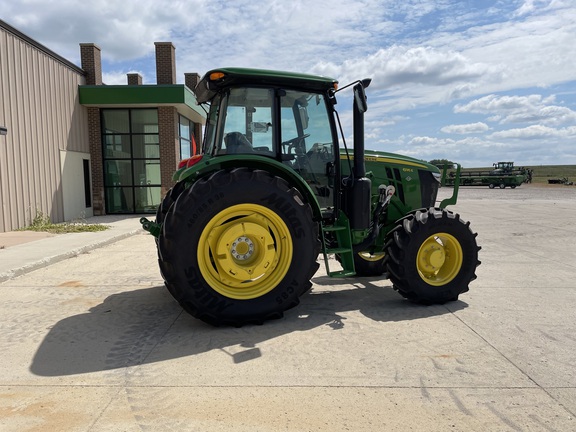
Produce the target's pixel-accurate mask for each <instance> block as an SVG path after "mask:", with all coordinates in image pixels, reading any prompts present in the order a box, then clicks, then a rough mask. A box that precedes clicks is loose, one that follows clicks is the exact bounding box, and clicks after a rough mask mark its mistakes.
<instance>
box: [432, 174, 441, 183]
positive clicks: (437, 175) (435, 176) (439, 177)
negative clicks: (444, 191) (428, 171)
mask: <svg viewBox="0 0 576 432" xmlns="http://www.w3.org/2000/svg"><path fill="white" fill-rule="evenodd" d="M432 175H433V176H434V180H436V181H437V182H438V183H440V181H441V180H442V174H440V173H435V172H433V173H432Z"/></svg>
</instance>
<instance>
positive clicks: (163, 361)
mask: <svg viewBox="0 0 576 432" xmlns="http://www.w3.org/2000/svg"><path fill="white" fill-rule="evenodd" d="M447 192H448V190H442V191H441V195H444V194H446V193H447ZM452 209H453V210H454V211H457V212H458V213H460V214H461V216H462V218H464V219H467V220H469V221H470V222H471V226H472V228H473V230H474V231H476V232H478V233H479V234H478V243H479V244H480V245H481V246H482V250H481V251H480V260H481V261H482V265H481V266H480V267H479V268H478V271H477V274H478V279H477V280H476V281H474V282H473V283H472V284H471V288H470V292H468V293H466V294H464V295H462V296H461V297H460V300H459V301H457V302H453V303H450V304H447V305H444V306H432V307H421V306H415V305H412V304H410V303H408V302H406V301H404V300H403V299H402V298H401V297H400V296H399V295H398V294H396V293H395V292H394V291H393V290H392V289H391V284H390V283H389V281H388V280H386V279H383V280H381V279H375V278H358V279H330V278H327V277H326V276H325V272H324V269H323V268H322V267H321V269H320V271H319V272H318V273H317V274H316V276H315V277H314V279H313V282H314V287H313V290H312V292H311V293H310V294H308V295H306V296H304V297H303V299H302V303H301V304H300V306H299V307H298V308H295V309H293V310H291V311H289V312H288V313H287V314H286V316H285V317H284V318H283V319H281V320H278V321H273V322H269V323H267V324H265V325H263V326H247V327H242V328H212V327H209V326H207V325H205V324H203V323H202V322H200V321H197V320H195V319H193V318H192V317H190V316H188V315H187V314H185V313H183V312H182V311H181V309H180V307H179V306H178V305H177V304H176V303H175V302H174V301H173V299H172V297H171V296H170V295H169V294H168V293H167V291H166V290H165V289H164V288H163V286H162V279H161V276H160V273H159V271H158V267H157V264H156V255H155V254H156V251H155V245H154V241H153V239H152V237H150V236H148V235H144V234H142V235H132V236H130V237H127V238H124V239H122V240H120V241H117V242H115V243H113V244H107V245H104V246H102V247H100V248H98V249H95V250H92V251H89V252H86V253H82V254H79V255H77V256H75V257H71V258H69V259H66V260H64V261H60V262H56V263H54V264H51V265H48V266H46V267H44V268H40V269H38V270H35V271H32V272H30V273H27V274H24V275H22V276H19V277H16V278H13V279H10V280H6V281H4V282H2V283H0V296H1V298H2V302H1V303H0V431H2V432H8V431H10V432H11V431H18V432H23V431H90V432H93V431H250V432H254V431H406V430H413V431H447V430H450V431H573V430H576V418H575V416H576V322H575V318H576V312H575V309H576V283H575V276H576V247H575V246H574V244H575V243H576V224H575V223H574V215H575V214H576V187H563V186H559V187H534V186H522V187H520V188H517V189H515V190H510V189H505V190H499V189H495V190H489V189H488V188H466V189H462V191H461V196H460V201H459V203H458V204H457V205H456V206H455V207H453V208H452Z"/></svg>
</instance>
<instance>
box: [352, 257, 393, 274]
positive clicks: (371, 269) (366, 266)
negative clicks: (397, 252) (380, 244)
mask: <svg viewBox="0 0 576 432" xmlns="http://www.w3.org/2000/svg"><path fill="white" fill-rule="evenodd" d="M385 256H386V255H385V254H384V252H375V253H370V252H359V253H356V254H354V268H355V269H356V275H357V276H381V275H382V274H384V273H385V272H386V268H385V265H384V261H385V259H384V258H385Z"/></svg>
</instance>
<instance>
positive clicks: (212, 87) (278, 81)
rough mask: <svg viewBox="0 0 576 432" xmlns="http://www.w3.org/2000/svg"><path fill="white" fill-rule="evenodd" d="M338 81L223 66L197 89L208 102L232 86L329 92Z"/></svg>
mask: <svg viewBox="0 0 576 432" xmlns="http://www.w3.org/2000/svg"><path fill="white" fill-rule="evenodd" d="M337 84H338V81H337V80H335V79H333V78H328V77H324V76H320V75H309V74H301V73H295V72H286V71H276V70H267V69H249V68H220V69H213V70H211V71H209V72H207V73H206V74H205V75H204V77H203V78H202V79H201V80H200V82H199V83H198V85H197V86H196V89H195V91H194V92H195V94H196V99H197V100H198V103H204V102H207V101H209V100H211V99H212V98H213V97H214V96H215V95H216V94H217V93H218V92H219V91H220V90H222V89H224V88H228V87H235V86H252V85H258V86H272V87H285V88H292V89H298V90H304V91H317V92H325V91H328V90H330V89H334V90H336V88H337Z"/></svg>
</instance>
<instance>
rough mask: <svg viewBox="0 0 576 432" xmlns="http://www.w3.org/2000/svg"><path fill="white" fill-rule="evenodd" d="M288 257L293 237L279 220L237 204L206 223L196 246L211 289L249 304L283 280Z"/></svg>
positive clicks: (254, 206)
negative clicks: (249, 301)
mask: <svg viewBox="0 0 576 432" xmlns="http://www.w3.org/2000/svg"><path fill="white" fill-rule="evenodd" d="M292 254H293V244H292V237H291V236H290V231H289V230H288V227H287V226H286V223H284V221H283V220H282V218H281V217H280V216H278V215H277V214H276V213H275V212H274V211H272V210H270V209H268V208H266V207H263V206H260V205H257V204H239V205H235V206H232V207H229V208H227V209H225V210H222V211H221V212H219V213H218V214H217V215H216V216H214V217H213V218H212V219H211V220H210V222H208V224H206V226H205V228H204V230H203V231H202V235H201V236H200V240H199V242H198V267H199V269H200V272H201V273H202V276H203V277H204V279H205V280H206V282H207V283H208V284H209V285H210V286H211V287H212V288H213V289H214V290H215V291H217V292H219V293H220V294H222V295H224V296H226V297H229V298H233V299H239V300H249V299H254V298H257V297H260V296H263V295H264V294H266V293H268V292H270V291H271V290H272V289H273V288H274V287H276V286H277V285H278V284H279V283H280V281H282V279H284V277H285V276H286V273H287V272H288V269H289V267H290V263H291V262H292Z"/></svg>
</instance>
